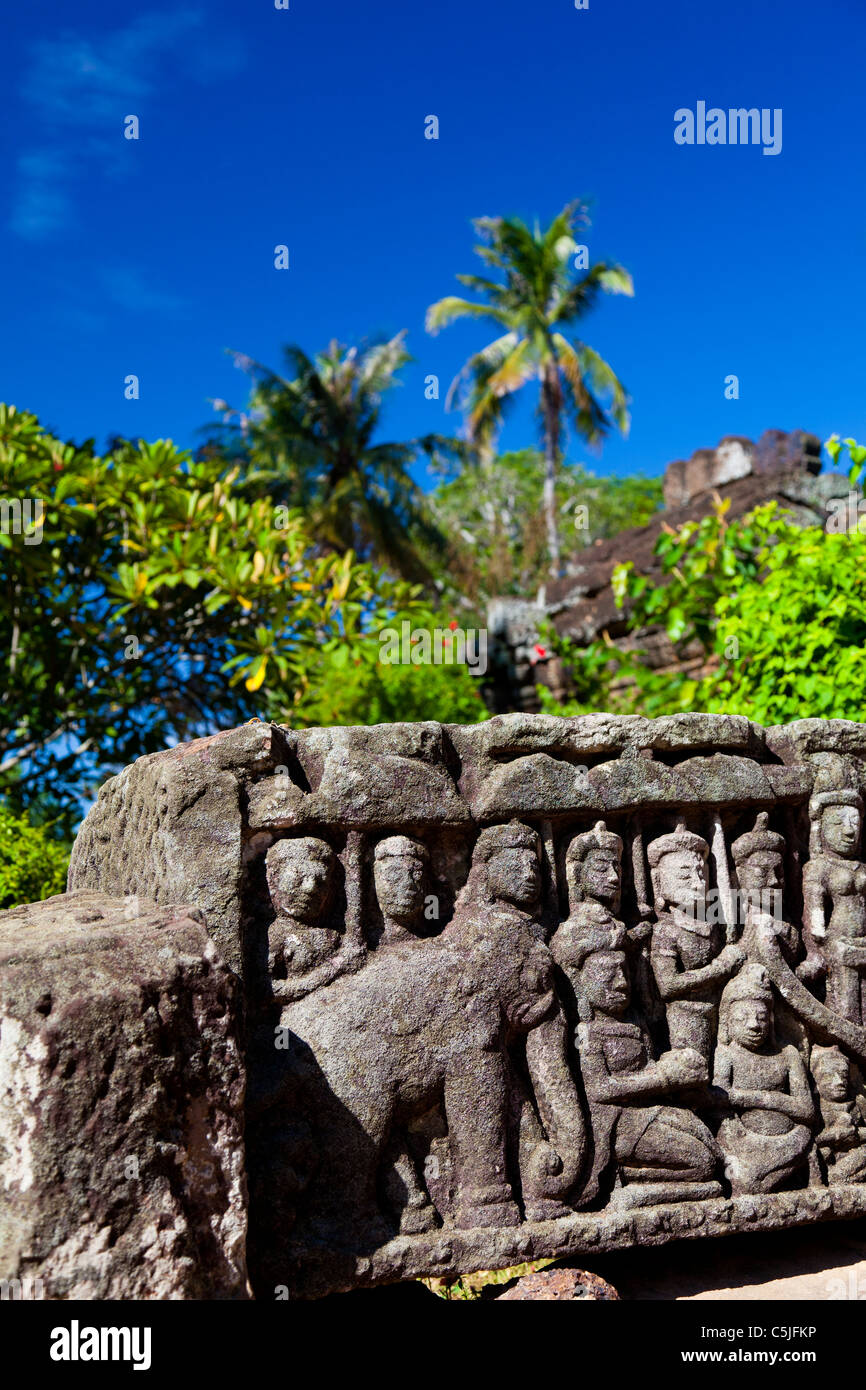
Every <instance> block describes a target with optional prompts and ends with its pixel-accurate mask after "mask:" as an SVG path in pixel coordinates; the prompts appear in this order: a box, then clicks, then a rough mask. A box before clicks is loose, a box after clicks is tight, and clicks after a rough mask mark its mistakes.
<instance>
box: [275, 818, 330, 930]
mask: <svg viewBox="0 0 866 1390" xmlns="http://www.w3.org/2000/svg"><path fill="white" fill-rule="evenodd" d="M336 862H337V856H336V855H335V853H334V851H333V850H332V849H331V846H330V845H329V844H328V843H327V842H326V841H325V840H318V839H313V838H312V837H307V838H305V839H300V840H278V841H277V843H276V844H275V845H272V846H271V848H270V849H269V850H268V853H267V855H266V857H265V873H266V875H267V880H268V889H269V891H270V895H271V902H272V903H273V905H274V907H275V909H276V911H277V914H278V916H288V917H294V918H296V919H297V920H298V921H300V922H305V923H308V924H309V925H310V926H315V925H317V924H318V923H319V922H320V921H321V918H322V917H323V916H324V914H325V912H326V911H327V908H328V904H329V902H330V899H331V892H332V889H333V882H334V871H335V868H336Z"/></svg>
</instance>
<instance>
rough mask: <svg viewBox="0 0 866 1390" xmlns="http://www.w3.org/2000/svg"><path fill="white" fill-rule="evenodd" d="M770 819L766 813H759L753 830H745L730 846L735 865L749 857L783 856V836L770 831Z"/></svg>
mask: <svg viewBox="0 0 866 1390" xmlns="http://www.w3.org/2000/svg"><path fill="white" fill-rule="evenodd" d="M769 821H770V817H769V814H768V813H767V812H766V811H761V812H760V814H759V815H758V818H757V820H756V821H755V826H754V829H753V830H747V831H746V834H745V835H741V836H740V838H739V839H738V840H735V841H734V843H733V844H732V845H731V856H732V858H733V861H734V863H735V864H737V865H739V864H742V863H743V861H744V860H745V859H748V858H749V857H750V855H753V854H758V853H759V852H761V851H763V852H764V853H767V852H770V853H773V854H784V852H785V841H784V838H783V836H781V835H778V834H777V833H776V831H775V830H770V829H769V828H768V827H769Z"/></svg>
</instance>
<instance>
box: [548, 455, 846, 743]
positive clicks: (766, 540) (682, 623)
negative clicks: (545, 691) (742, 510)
mask: <svg viewBox="0 0 866 1390" xmlns="http://www.w3.org/2000/svg"><path fill="white" fill-rule="evenodd" d="M833 442H834V441H833V440H831V441H829V444H832V443H833ZM845 442H846V444H847V446H848V448H849V452H850V455H851V458H852V473H851V477H852V482H855V481H856V480H857V479H858V478H859V476H860V473H861V469H862V466H863V464H864V462H866V450H863V449H862V448H861V446H859V445H857V444H856V442H855V441H854V440H848V441H845ZM829 444H828V452H830V454H831V457H832V458H833V459H834V461H835V459H836V458H837V457H838V454H839V450H838V449H837V450H836V451H835V452H834V451H833V450H832V449H830V448H829ZM726 513H727V504H725V503H722V504H717V505H716V507H715V508H714V510H713V512H712V514H711V515H710V516H707V517H705V518H703V520H701V521H700V522H690V523H688V524H687V525H686V526H683V527H681V528H680V529H679V530H678V531H677V532H672V531H668V532H667V533H663V534H662V535H661V536H660V538H659V541H658V544H657V546H656V554H657V556H658V557H659V559H660V560H661V564H662V570H663V573H664V582H663V583H662V584H661V585H653V584H652V583H651V582H650V581H649V580H648V578H647V577H646V576H645V575H639V574H637V573H636V571H635V570H634V567H633V566H632V565H631V564H630V563H628V562H627V563H625V564H623V565H620V566H619V567H618V569H617V571H616V572H615V576H614V578H615V591H616V594H617V599H618V602H619V603H620V604H621V605H622V604H623V603H624V602H625V601H626V599H628V600H629V602H630V604H631V614H630V618H629V630H630V631H631V632H638V631H639V630H640V629H641V628H645V627H647V626H654V625H661V626H663V627H664V628H665V630H666V632H667V634H668V636H669V638H670V639H671V642H672V643H673V644H674V647H675V648H676V649H677V650H679V651H680V652H682V651H683V650H684V648H685V647H686V645H687V644H688V643H689V642H693V641H695V640H696V641H697V642H698V643H699V644H700V648H701V649H702V650H703V653H704V656H705V670H704V673H703V674H702V675H701V677H700V678H695V677H691V676H689V675H688V674H686V673H684V672H682V671H675V672H667V673H660V672H653V671H650V670H649V669H648V668H647V667H646V666H644V665H642V664H641V661H640V653H637V654H635V655H623V654H621V653H616V652H614V651H613V650H612V649H611V648H610V647H607V646H605V645H604V644H603V643H596V644H594V646H593V647H591V648H588V649H584V650H583V651H581V650H579V649H575V648H573V647H570V648H569V647H566V648H565V652H564V655H565V657H566V659H567V660H572V661H574V662H578V661H582V662H583V663H584V669H585V670H586V672H587V673H588V679H589V680H590V685H591V681H592V678H593V675H594V674H595V675H598V685H597V688H596V690H595V691H594V692H593V691H592V690H591V689H590V692H589V698H588V700H586V703H585V704H584V705H583V706H582V708H586V706H587V705H594V707H595V708H599V702H600V701H604V702H605V707H606V708H613V707H616V708H617V709H619V710H628V711H637V712H640V713H643V714H646V715H649V716H656V715H659V714H668V713H673V712H675V711H677V710H685V709H694V710H704V711H708V712H715V713H724V714H743V715H746V716H747V717H748V718H750V719H754V720H756V721H757V722H759V723H762V724H777V723H786V722H789V721H791V720H795V719H802V718H807V717H815V716H818V717H821V718H826V719H833V718H835V719H853V720H863V719H864V718H866V532H864V530H863V529H861V528H860V527H859V526H857V527H854V528H852V529H851V530H850V531H847V532H846V531H844V530H842V531H833V530H831V529H822V528H820V527H817V526H812V527H806V528H801V527H798V526H795V525H792V524H791V522H790V521H789V520H788V519H787V517H786V514H785V513H784V512H780V511H779V509H778V507H777V506H776V504H775V503H768V504H766V505H765V506H761V507H758V508H756V510H755V511H754V512H752V513H751V514H750V515H749V516H747V517H745V518H743V519H742V520H741V521H737V522H733V523H729V522H728V521H727V516H726ZM605 658H607V664H606V665H605V664H604V659H605ZM600 664H601V667H602V669H601V673H600V675H599V665H600ZM622 676H630V677H631V678H632V680H633V682H634V684H633V685H632V686H631V688H630V689H628V690H625V691H621V692H618V694H617V697H616V699H614V700H611V699H610V693H609V692H610V684H611V681H612V680H613V679H614V678H615V677H622ZM581 695H583V696H584V697H586V695H587V691H586V689H585V688H584V690H583V691H582V692H579V693H578V696H577V699H576V700H575V701H574V702H572V706H573V707H574V708H572V707H561V706H558V705H557V704H556V702H554V701H552V700H551V699H550V697H549V696H548V695H543V696H542V699H543V700H544V702H545V708H547V709H548V710H551V711H555V712H577V707H578V706H580V704H581ZM581 712H582V709H581Z"/></svg>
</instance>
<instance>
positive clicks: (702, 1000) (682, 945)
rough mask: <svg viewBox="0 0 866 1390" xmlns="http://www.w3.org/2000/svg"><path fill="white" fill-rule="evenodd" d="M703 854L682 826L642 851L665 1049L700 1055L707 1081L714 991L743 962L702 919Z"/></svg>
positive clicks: (705, 846) (736, 949)
mask: <svg viewBox="0 0 866 1390" xmlns="http://www.w3.org/2000/svg"><path fill="white" fill-rule="evenodd" d="M708 854H709V846H708V844H707V842H706V840H703V839H702V838H701V837H700V835H693V834H692V833H691V832H690V831H688V830H686V827H685V824H684V823H683V822H680V824H679V825H678V826H677V828H676V830H675V831H674V832H673V834H671V835H662V836H661V837H660V839H658V840H654V841H653V842H652V844H651V845H650V846H649V848H648V850H647V857H648V859H649V863H650V870H651V874H652V884H653V893H654V898H655V910H656V924H655V926H654V927H653V935H652V947H651V950H650V959H651V961H652V969H653V974H654V976H655V980H656V985H657V987H658V992H659V995H660V996H661V999H662V1001H663V1003H664V1005H665V1013H666V1016H667V1025H668V1036H669V1039H670V1045H671V1047H672V1048H678V1047H689V1048H692V1049H693V1050H694V1051H695V1052H698V1053H699V1054H700V1055H701V1057H703V1059H704V1065H705V1072H704V1077H703V1079H704V1080H708V1079H709V1063H710V1056H711V1053H712V1047H713V1034H714V1031H715V1022H716V1006H717V1001H718V997H719V990H720V987H721V985H722V983H723V981H725V980H728V979H730V977H731V976H732V975H733V974H734V973H735V972H736V971H737V970H739V968H740V966H741V965H742V963H743V961H744V960H745V953H744V952H743V951H742V950H741V948H740V947H739V946H734V945H723V944H722V934H721V931H720V929H719V927H718V925H717V924H715V923H713V922H711V921H708V920H707V911H706V900H707V868H706V865H707V856H708ZM699 1079H700V1078H699Z"/></svg>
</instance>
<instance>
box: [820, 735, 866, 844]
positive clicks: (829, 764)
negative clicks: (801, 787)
mask: <svg viewBox="0 0 866 1390" xmlns="http://www.w3.org/2000/svg"><path fill="white" fill-rule="evenodd" d="M809 819H810V820H811V822H812V836H811V844H810V849H811V852H812V853H813V854H815V853H817V854H838V855H839V856H840V857H841V858H843V859H853V858H856V856H857V855H858V854H859V852H860V836H861V833H862V830H863V798H862V797H861V795H860V793H859V792H858V790H857V785H856V778H855V777H854V775H853V768H852V766H851V764H850V763H849V762H848V761H847V760H846V759H845V758H842V757H839V756H837V755H827V756H825V758H824V761H823V762H822V764H821V766H820V767H819V769H818V772H817V774H816V777H815V784H814V787H813V790H812V796H811V799H810V801H809Z"/></svg>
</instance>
